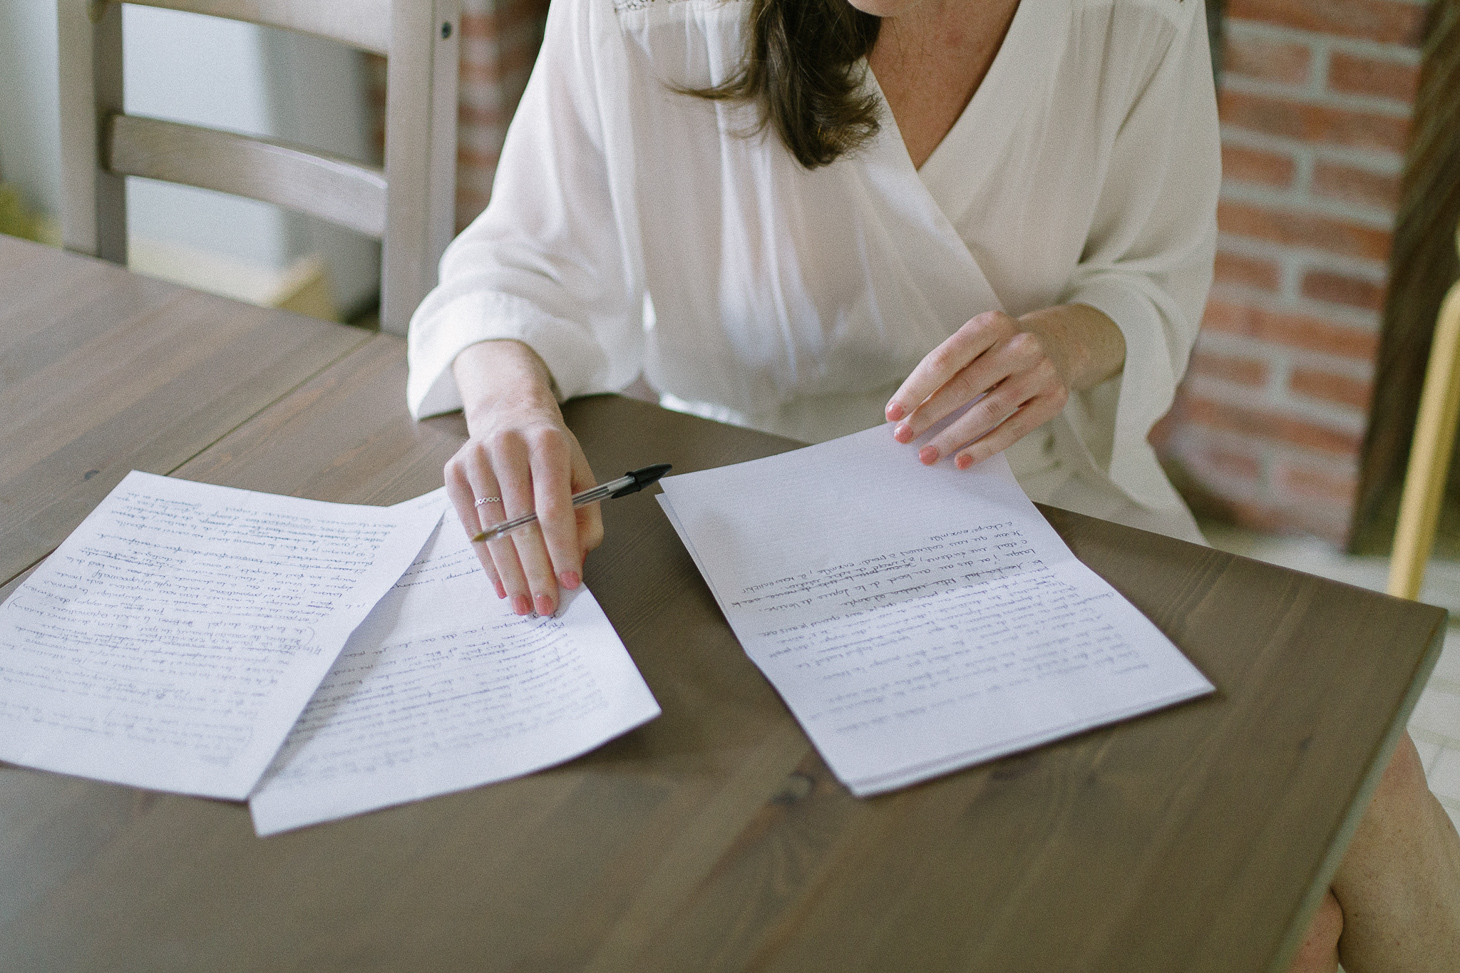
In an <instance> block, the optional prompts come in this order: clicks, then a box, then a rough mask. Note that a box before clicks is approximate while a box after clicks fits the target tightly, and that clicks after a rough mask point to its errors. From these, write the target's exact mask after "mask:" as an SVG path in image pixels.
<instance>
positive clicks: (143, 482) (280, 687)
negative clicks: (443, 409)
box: [0, 472, 440, 800]
mask: <svg viewBox="0 0 1460 973" xmlns="http://www.w3.org/2000/svg"><path fill="white" fill-rule="evenodd" d="M439 516H440V511H439V510H436V511H431V510H424V509H394V508H386V507H368V506H351V505H344V504H334V503H322V502H319V501H315V500H302V499H298V498H295V497H282V496H275V495H272V494H263V493H254V492H251V491H247V490H235V489H231V488H228V487H220V486H212V485H208V484H203V483H193V482H190V481H187V480H176V479H171V478H168V477H161V476H154V475H151V474H148V473H139V472H133V473H130V474H128V475H127V477H126V479H124V480H123V481H122V482H121V483H120V484H118V486H117V487H116V489H114V490H113V491H112V492H111V493H110V494H109V495H108V496H107V497H106V499H105V500H103V501H102V502H101V504H100V505H99V506H98V507H97V508H96V509H95V510H94V511H93V512H92V513H91V515H90V516H89V517H87V518H86V520H85V521H84V522H83V523H82V524H81V526H80V527H78V528H77V529H76V531H75V532H73V533H72V535H71V536H70V537H69V538H67V540H66V541H65V543H63V544H62V545H61V546H60V547H59V548H57V549H56V551H55V553H53V554H52V555H51V556H50V558H48V559H47V560H46V562H45V563H44V564H43V565H42V566H41V567H40V568H39V569H38V570H37V571H36V572H35V573H34V574H33V575H32V576H31V577H30V578H28V579H27V580H26V582H25V583H24V584H23V585H21V586H20V588H19V589H17V590H16V592H15V593H14V595H13V596H12V597H11V598H10V599H9V600H8V601H6V602H5V604H4V605H0V759H4V760H8V761H10V762H12V763H17V764H23V765H25V766H30V767H37V768H41V769H45V770H52V771H57V772H60V773H67V774H77V775H80V776H85V777H94V778H97V779H100V780H106V781H112V782H115V783H119V784H130V785H133V786H137V787H150V788H154V789H157V790H167V791H178V792H181V793H186V794H197V795H202V796H207V797H219V798H229V799H235V800H242V799H243V798H245V797H247V796H248V793H249V791H251V790H252V789H253V787H254V785H255V784H256V783H257V782H258V780H259V778H260V776H261V775H262V774H263V772H264V769H265V768H266V767H267V766H268V764H269V761H270V759H271V758H272V757H273V755H274V753H275V751H277V750H278V748H279V745H280V744H281V743H282V742H283V740H284V737H285V736H286V735H287V734H288V732H289V728H290V726H292V725H293V723H294V721H295V719H296V718H297V717H298V715H299V713H300V711H301V710H302V709H303V708H304V705H305V703H307V702H308V700H309V697H310V695H311V694H312V693H313V692H314V689H315V687H316V686H317V685H318V684H319V681H320V679H322V678H323V677H324V675H325V673H326V672H328V671H329V668H330V665H331V664H332V663H333V662H334V660H335V656H336V655H337V654H338V653H339V651H340V649H341V647H342V646H343V645H344V644H345V640H346V639H347V638H348V636H349V634H350V632H351V631H353V630H354V628H355V627H356V626H357V625H358V624H359V623H360V622H361V621H362V620H363V619H364V618H365V617H366V615H367V614H369V612H370V609H371V608H372V606H374V605H375V603H376V602H377V601H379V599H380V597H381V595H383V594H384V593H385V592H386V591H387V590H388V589H389V588H390V586H391V585H392V584H393V583H394V582H395V580H396V579H397V578H399V577H400V574H401V572H402V571H403V570H405V568H406V567H407V566H409V565H410V563H411V561H412V559H413V558H414V557H415V556H416V554H417V553H418V552H419V551H420V549H421V545H422V544H423V543H424V542H425V541H426V538H427V537H428V536H429V534H430V532H431V530H432V528H433V526H434V525H435V522H436V521H437V520H438V519H439Z"/></svg>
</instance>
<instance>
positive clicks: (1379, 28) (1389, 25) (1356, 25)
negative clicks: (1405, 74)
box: [1226, 0, 1425, 48]
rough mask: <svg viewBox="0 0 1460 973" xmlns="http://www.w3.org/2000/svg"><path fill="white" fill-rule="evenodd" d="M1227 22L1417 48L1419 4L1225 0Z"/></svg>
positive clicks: (1348, 0)
mask: <svg viewBox="0 0 1460 973" xmlns="http://www.w3.org/2000/svg"><path fill="white" fill-rule="evenodd" d="M1226 16H1227V22H1228V23H1229V24H1230V23H1232V22H1233V21H1236V20H1256V21H1261V22H1263V23H1268V24H1279V25H1281V26H1283V27H1296V28H1298V29H1299V30H1311V31H1314V32H1316V33H1319V34H1334V35H1337V36H1339V37H1361V38H1363V39H1364V40H1371V41H1380V42H1382V43H1385V44H1404V45H1405V46H1407V47H1416V48H1417V47H1419V46H1420V43H1421V42H1422V40H1423V37H1422V36H1421V34H1422V31H1423V29H1424V16H1425V8H1424V5H1423V4H1418V3H1408V2H1396V0H1228V3H1227V5H1226Z"/></svg>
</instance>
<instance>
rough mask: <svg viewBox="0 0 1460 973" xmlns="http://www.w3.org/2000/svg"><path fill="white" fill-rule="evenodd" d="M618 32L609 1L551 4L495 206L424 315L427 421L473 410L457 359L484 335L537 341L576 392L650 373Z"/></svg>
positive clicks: (420, 360)
mask: <svg viewBox="0 0 1460 973" xmlns="http://www.w3.org/2000/svg"><path fill="white" fill-rule="evenodd" d="M616 39H617V28H616V24H615V22H614V20H613V16H612V8H611V7H610V5H609V4H607V3H603V2H599V0H559V2H555V3H553V4H552V5H551V7H550V8H549V12H548V20H547V27H546V31H545V34H544V39H543V45H542V50H541V52H540V53H539V55H538V60H537V63H536V65H535V67H534V68H533V72H532V77H531V79H530V81H529V82H528V85H527V90H526V92H525V93H524V95H523V98H522V102H521V104H520V105H519V107H518V109H517V113H516V115H515V117H514V118H513V121H512V124H511V127H510V128H509V130H508V133H507V138H506V143H505V145H504V147H503V150H502V157H501V163H500V165H499V167H498V169H497V175H496V180H495V183H494V185H493V189H492V199H491V203H490V205H489V206H488V207H487V209H486V211H485V212H483V213H482V215H481V216H479V217H478V218H477V219H476V221H474V222H473V223H472V224H471V225H470V226H469V227H467V229H466V230H464V231H463V232H462V234H461V235H460V236H459V237H457V239H456V240H455V241H453V242H452V244H451V246H450V247H449V248H447V251H446V254H445V256H444V257H443V258H442V261H441V278H440V281H441V282H440V284H439V285H438V286H437V287H436V289H435V290H433V291H432V292H431V293H430V294H429V295H427V297H426V299H425V301H423V302H422V303H421V306H420V307H419V308H418V309H417V311H416V313H415V315H414V316H413V317H412V319H411V326H410V334H409V361H410V376H409V379H408V382H407V402H408V405H409V407H410V410H411V414H412V415H414V416H415V417H417V418H420V417H423V416H429V415H435V414H438V413H442V412H449V411H452V410H454V409H459V408H461V407H462V400H461V393H460V391H459V390H458V389H457V386H456V382H455V379H454V378H453V376H452V371H451V366H452V362H453V361H454V360H455V359H456V356H457V355H458V354H460V353H461V351H462V350H464V349H465V348H466V347H468V346H469V345H472V344H475V343H477V342H480V341H488V340H493V339H503V338H512V339H517V340H519V341H523V342H525V343H526V344H528V345H529V346H531V347H532V348H533V350H534V351H536V352H537V353H538V355H540V356H541V357H542V359H543V361H544V362H545V363H546V364H547V366H548V369H549V370H550V371H551V373H552V376H553V379H554V381H555V383H556V385H557V388H558V390H559V393H560V394H561V395H562V396H564V397H565V398H566V397H571V396H574V395H581V394H585V393H590V392H597V391H608V390H613V389H618V388H622V387H624V386H625V385H627V384H629V383H630V382H631V381H633V379H634V377H635V376H636V375H637V374H638V372H639V369H640V367H641V363H642V356H643V352H642V348H643V331H642V324H643V318H642V315H643V306H644V303H643V301H644V299H643V285H642V283H641V277H642V274H641V273H640V272H639V271H638V269H637V267H638V265H639V261H637V260H634V259H632V256H631V254H630V253H629V252H628V251H629V248H628V247H627V246H626V244H625V237H624V232H623V227H624V222H623V220H622V218H621V216H622V214H621V213H620V212H619V208H618V207H617V206H616V205H615V200H614V196H613V193H612V191H611V188H610V182H611V180H610V178H609V174H608V164H607V160H606V147H605V143H606V141H607V139H606V136H605V128H604V119H603V116H602V113H601V111H600V108H601V100H602V99H612V98H614V97H616V95H615V92H619V93H621V92H622V89H623V87H624V72H623V67H622V56H621V55H622V52H621V49H617V50H616V48H615V43H614V42H615V40H616Z"/></svg>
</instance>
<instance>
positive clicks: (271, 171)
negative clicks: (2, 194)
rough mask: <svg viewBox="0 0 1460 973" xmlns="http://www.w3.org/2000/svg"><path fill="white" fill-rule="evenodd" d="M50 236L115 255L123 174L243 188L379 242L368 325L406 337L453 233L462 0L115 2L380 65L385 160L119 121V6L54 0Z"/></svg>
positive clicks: (109, 0) (121, 230)
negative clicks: (56, 63)
mask: <svg viewBox="0 0 1460 973" xmlns="http://www.w3.org/2000/svg"><path fill="white" fill-rule="evenodd" d="M57 2H58V8H59V23H58V26H59V37H60V65H61V87H60V93H61V167H62V189H63V193H62V213H61V236H62V242H63V244H64V245H65V246H66V248H67V249H70V250H75V251H77V252H80V253H87V254H91V255H93V256H98V257H102V258H104V259H107V260H112V261H115V262H117V263H122V264H125V263H126V261H127V230H126V226H127V202H126V180H125V177H126V176H146V177H148V178H151V179H162V180H166V181H168V182H178V183H187V184H189V185H193V186H201V187H203V188H205V189H216V190H219V191H222V192H226V193H232V194H234V195H238V196H248V197H251V198H253V199H259V200H263V201H264V202H269V203H276V204H278V205H281V206H285V207H288V208H290V209H294V210H298V211H301V212H305V213H310V214H313V215H314V216H318V217H320V218H322V219H326V220H329V221H331V222H334V223H338V224H340V225H342V226H345V227H348V228H350V229H352V230H356V231H358V232H361V233H364V234H366V235H368V236H372V237H376V238H378V239H380V241H381V272H380V287H381V295H380V323H381V327H382V328H384V329H385V330H388V331H394V332H397V333H404V332H405V330H406V326H407V324H408V323H409V321H410V316H411V313H412V312H413V311H414V310H415V308H416V305H417V304H419V303H420V302H421V299H422V298H424V297H425V296H426V292H427V291H429V290H430V289H431V288H432V287H433V286H434V285H435V283H436V268H437V264H438V263H439V262H440V259H441V252H442V251H443V250H445V249H446V244H447V243H449V242H450V240H451V236H452V231H453V228H454V219H455V216H454V209H455V184H456V86H457V55H458V43H459V41H458V35H459V27H460V23H459V20H460V0H126V2H128V3H137V4H140V5H145V6H150V7H166V8H170V9H173V10H186V11H191V12H194V13H201V14H210V15H213V16H217V17H226V18H228V19H230V20H240V21H245V22H247V23H254V24H263V25H266V26H271V27H283V28H287V29H290V30H296V31H302V32H304V33H309V34H315V35H318V36H321V37H325V38H329V39H331V40H335V41H339V42H341V43H344V44H348V45H350V46H351V47H355V48H358V49H360V50H364V51H373V52H375V53H377V54H383V55H384V56H385V57H386V59H387V61H386V64H387V66H386V106H385V167H384V168H383V169H380V168H377V167H374V166H370V165H365V164H363V163H360V162H355V161H352V160H349V159H342V158H338V157H334V156H329V155H325V154H321V153H319V152H316V151H314V150H311V149H306V148H303V147H301V146H295V145H289V144H286V143H282V142H277V141H272V140H268V139H257V138H249V137H245V136H241V135H236V134H233V133H231V132H221V131H215V130H213V129H208V128H200V127H197V126H193V125H181V124H177V123H174V122H165V121H161V120H158V119H154V118H145V117H141V116H133V115H126V114H124V113H123V110H122V13H121V6H122V4H121V2H119V0H57Z"/></svg>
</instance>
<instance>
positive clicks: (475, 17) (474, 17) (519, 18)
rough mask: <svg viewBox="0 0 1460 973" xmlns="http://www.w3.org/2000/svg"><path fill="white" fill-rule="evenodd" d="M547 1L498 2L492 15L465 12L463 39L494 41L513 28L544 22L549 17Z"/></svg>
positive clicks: (498, 0) (512, 0) (520, 0)
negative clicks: (539, 21)
mask: <svg viewBox="0 0 1460 973" xmlns="http://www.w3.org/2000/svg"><path fill="white" fill-rule="evenodd" d="M547 8H548V4H547V0H497V2H496V3H495V5H494V7H493V10H492V12H491V13H473V12H466V11H463V13H462V15H461V34H462V36H463V37H471V38H487V39H494V38H496V37H498V36H499V35H501V34H503V33H505V32H506V31H508V30H510V29H511V28H513V27H516V26H519V25H521V24H525V23H531V22H534V21H538V20H542V19H543V18H545V17H546V16H547Z"/></svg>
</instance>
